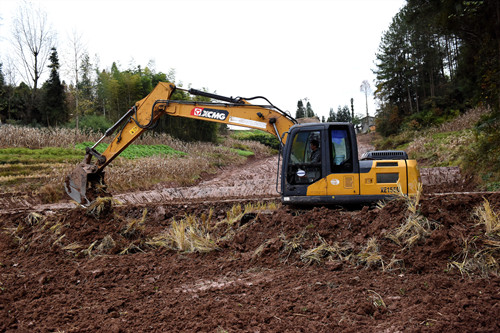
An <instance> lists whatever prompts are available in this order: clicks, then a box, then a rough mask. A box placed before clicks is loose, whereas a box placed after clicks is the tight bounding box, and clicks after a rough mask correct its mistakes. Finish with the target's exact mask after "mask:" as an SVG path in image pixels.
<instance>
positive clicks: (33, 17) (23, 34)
mask: <svg viewBox="0 0 500 333" xmlns="http://www.w3.org/2000/svg"><path fill="white" fill-rule="evenodd" d="M12 37H13V40H12V44H13V46H14V50H15V53H16V56H17V58H18V59H17V60H18V61H17V64H16V68H17V70H18V72H19V73H20V74H21V77H22V78H23V80H25V81H26V84H28V85H29V86H30V87H31V88H32V89H33V93H32V101H33V99H34V97H35V95H36V91H37V88H38V81H39V79H40V76H41V75H42V74H43V72H44V71H45V69H46V66H45V64H46V62H47V59H48V58H49V55H50V49H51V48H52V47H53V46H54V45H53V44H54V41H55V33H54V32H53V30H52V28H51V26H50V25H49V23H48V21H47V14H46V13H45V12H44V11H42V9H41V8H40V7H37V8H35V7H34V6H33V5H32V4H31V3H30V2H27V1H24V2H23V3H22V4H21V5H20V6H19V7H18V10H17V14H16V17H15V18H14V21H13V28H12Z"/></svg>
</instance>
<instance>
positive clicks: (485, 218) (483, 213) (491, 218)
mask: <svg viewBox="0 0 500 333" xmlns="http://www.w3.org/2000/svg"><path fill="white" fill-rule="evenodd" d="M483 199H484V202H483V205H482V206H478V207H476V208H475V209H474V212H473V216H474V217H475V218H476V219H478V220H479V224H481V225H484V226H485V228H486V234H487V235H496V236H500V217H499V215H498V213H497V212H495V211H494V210H493V208H492V207H491V204H490V202H489V201H488V200H486V199H485V198H483Z"/></svg>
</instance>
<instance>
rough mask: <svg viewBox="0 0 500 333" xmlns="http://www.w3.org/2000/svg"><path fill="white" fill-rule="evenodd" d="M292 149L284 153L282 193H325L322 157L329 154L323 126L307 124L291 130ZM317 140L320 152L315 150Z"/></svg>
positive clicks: (305, 194) (306, 194) (313, 194)
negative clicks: (305, 126)
mask: <svg viewBox="0 0 500 333" xmlns="http://www.w3.org/2000/svg"><path fill="white" fill-rule="evenodd" d="M288 140H289V141H288V142H290V145H288V144H287V146H289V149H288V150H287V151H286V153H285V154H284V157H283V158H284V164H283V172H282V193H283V195H284V196H323V195H325V194H326V178H325V177H324V173H325V172H324V166H323V163H322V160H323V159H324V156H325V154H326V151H327V150H326V147H325V144H324V135H323V126H308V127H307V128H299V129H298V130H295V131H291V133H290V134H289V138H288ZM314 144H317V145H318V147H317V149H318V150H319V153H320V154H319V156H320V157H321V158H319V160H318V158H317V157H318V153H314V149H313V147H314Z"/></svg>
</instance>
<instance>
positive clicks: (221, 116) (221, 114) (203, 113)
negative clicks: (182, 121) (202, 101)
mask: <svg viewBox="0 0 500 333" xmlns="http://www.w3.org/2000/svg"><path fill="white" fill-rule="evenodd" d="M191 115H192V116H196V117H202V118H209V119H217V120H226V118H227V116H228V115H229V112H227V111H225V110H217V109H209V108H193V109H192V110H191Z"/></svg>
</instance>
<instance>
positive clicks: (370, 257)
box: [357, 237, 385, 270]
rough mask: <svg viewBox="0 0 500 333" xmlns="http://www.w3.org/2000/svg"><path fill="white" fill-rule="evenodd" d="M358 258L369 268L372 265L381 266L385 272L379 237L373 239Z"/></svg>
mask: <svg viewBox="0 0 500 333" xmlns="http://www.w3.org/2000/svg"><path fill="white" fill-rule="evenodd" d="M357 256H358V258H359V260H360V261H361V262H362V263H363V264H365V265H366V266H367V267H370V266H372V265H375V266H377V265H379V264H380V265H381V266H382V270H385V268H384V260H382V255H381V254H380V248H379V244H378V242H377V237H371V238H370V239H369V240H368V242H367V243H366V245H365V247H363V249H362V250H361V252H360V253H358V255H357Z"/></svg>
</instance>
